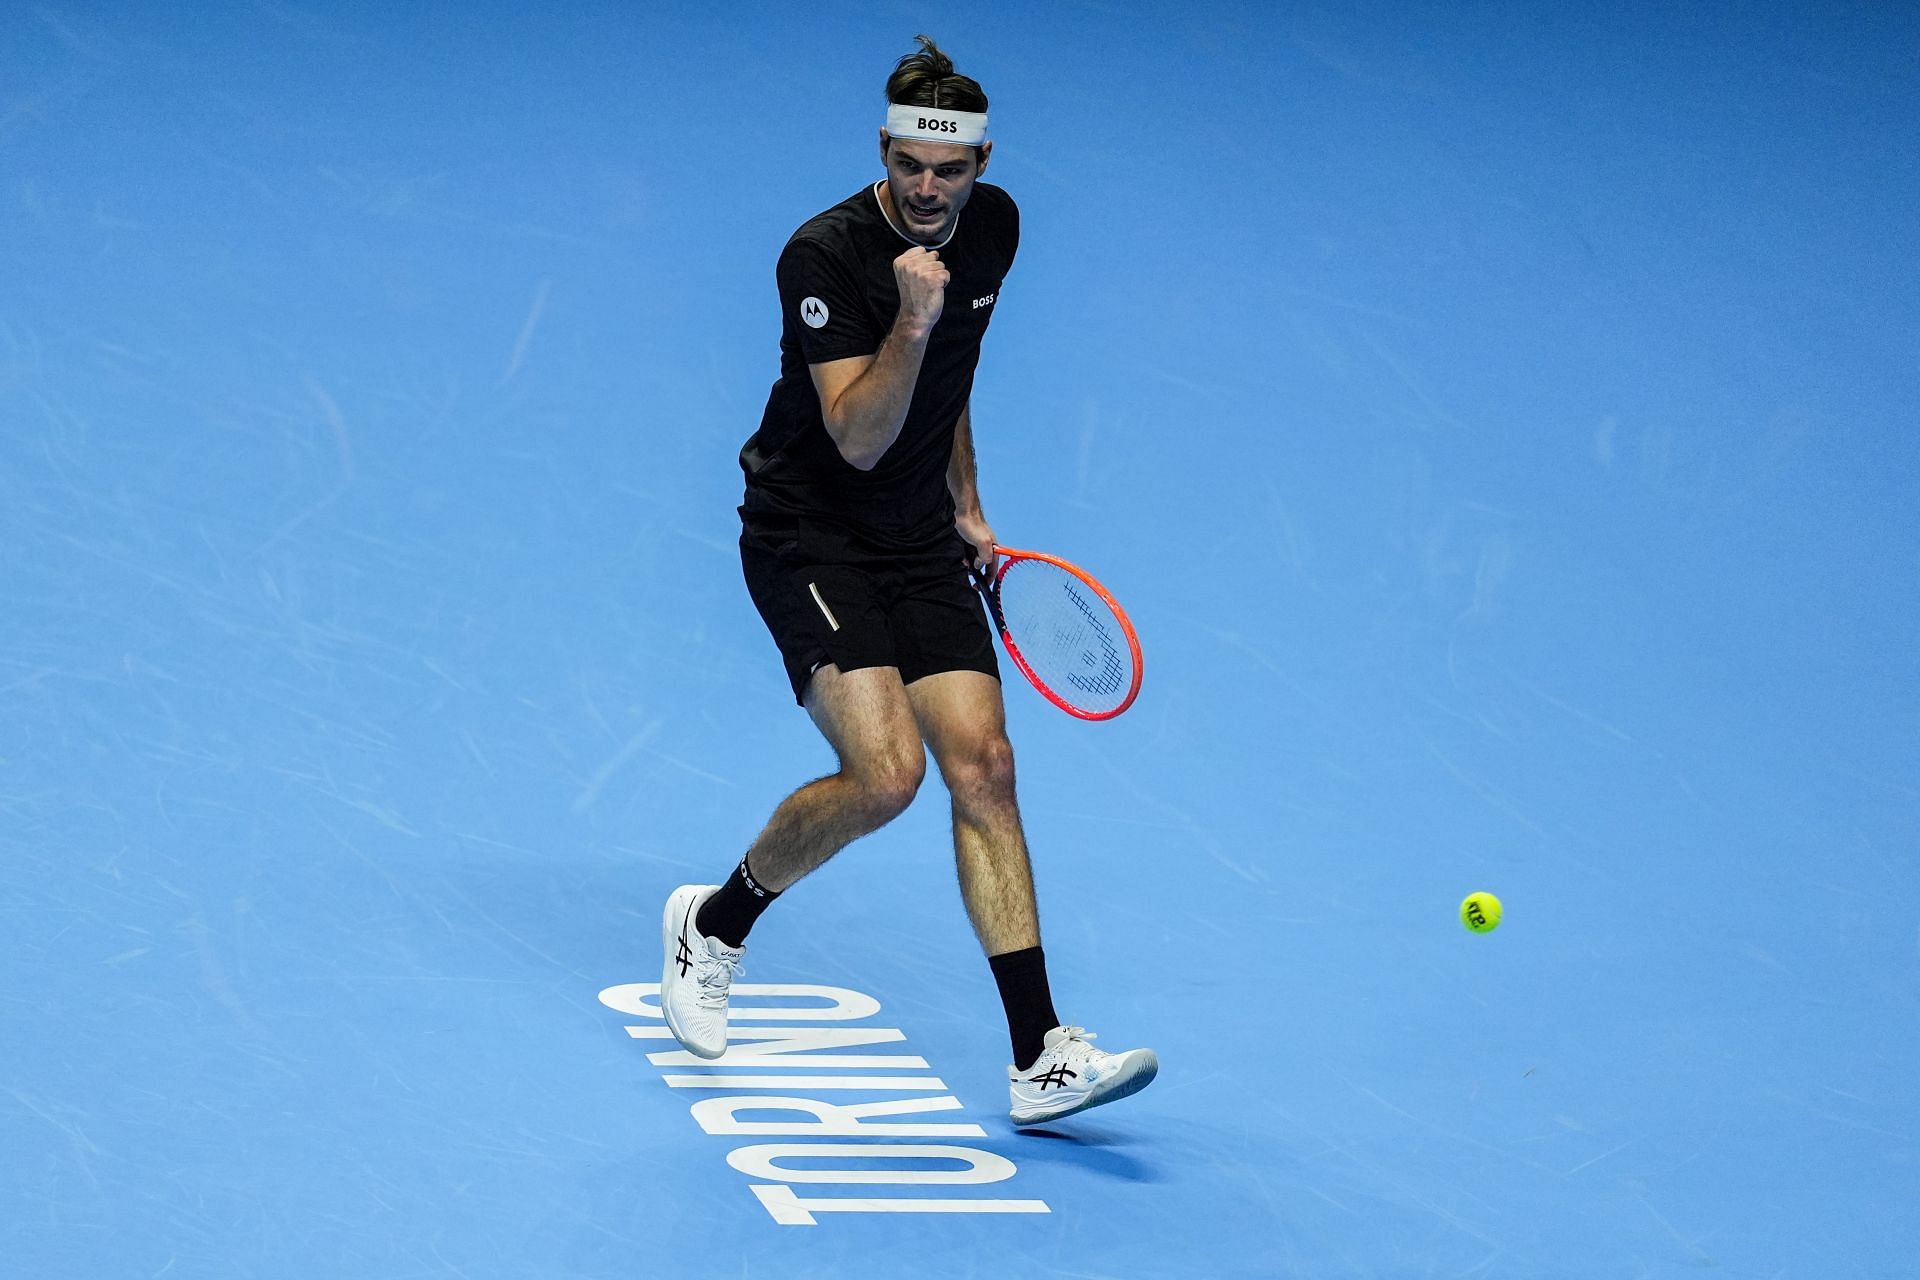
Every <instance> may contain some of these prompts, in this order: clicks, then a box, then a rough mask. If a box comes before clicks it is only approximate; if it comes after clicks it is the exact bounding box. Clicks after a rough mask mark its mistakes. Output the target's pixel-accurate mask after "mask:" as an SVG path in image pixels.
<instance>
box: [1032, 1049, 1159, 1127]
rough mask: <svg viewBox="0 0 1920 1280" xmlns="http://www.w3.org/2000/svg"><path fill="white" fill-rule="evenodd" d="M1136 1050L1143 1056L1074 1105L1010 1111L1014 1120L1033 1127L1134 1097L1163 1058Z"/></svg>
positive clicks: (1157, 1071)
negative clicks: (1048, 1108) (1041, 1109)
mask: <svg viewBox="0 0 1920 1280" xmlns="http://www.w3.org/2000/svg"><path fill="white" fill-rule="evenodd" d="M1136 1052H1138V1053H1139V1054H1140V1057H1139V1058H1138V1059H1136V1060H1135V1062H1134V1064H1133V1065H1132V1066H1130V1067H1128V1068H1126V1069H1125V1070H1123V1071H1122V1072H1121V1073H1120V1074H1119V1075H1117V1076H1109V1077H1108V1078H1107V1081H1105V1082H1103V1084H1102V1085H1101V1086H1100V1087H1097V1088H1095V1089H1094V1090H1093V1092H1091V1093H1089V1094H1088V1095H1087V1096H1086V1097H1084V1098H1082V1099H1080V1101H1078V1102H1076V1103H1074V1104H1073V1105H1072V1106H1070V1107H1061V1108H1059V1109H1058V1110H1047V1111H1035V1110H1033V1109H1032V1108H1024V1109H1022V1110H1019V1111H1015V1112H1012V1113H1011V1114H1012V1118H1013V1122H1014V1124H1016V1125H1019V1126H1021V1127H1023V1128H1031V1127H1032V1126H1034V1125H1036V1124H1045V1123H1046V1122H1047V1121H1049V1120H1058V1119H1060V1118H1062V1117H1063V1116H1072V1115H1078V1114H1079V1113H1080V1112H1082V1111H1087V1110H1090V1109H1092V1108H1094V1107H1101V1106H1105V1105H1106V1104H1107V1103H1109V1102H1118V1101H1120V1099H1122V1098H1131V1097H1132V1096H1133V1095H1134V1094H1136V1093H1138V1092H1140V1091H1141V1090H1142V1089H1144V1088H1146V1087H1147V1086H1148V1085H1150V1084H1152V1083H1153V1078H1154V1077H1155V1076H1157V1075H1159V1074H1160V1059H1159V1058H1157V1057H1155V1056H1154V1054H1153V1051H1152V1050H1150V1049H1148V1050H1136Z"/></svg>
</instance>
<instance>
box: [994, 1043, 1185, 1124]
mask: <svg viewBox="0 0 1920 1280" xmlns="http://www.w3.org/2000/svg"><path fill="white" fill-rule="evenodd" d="M1093 1038H1094V1037H1093V1033H1092V1032H1091V1031H1088V1030H1087V1029H1086V1028H1084V1027H1055V1028H1054V1029H1053V1030H1051V1031H1049V1032H1047V1039H1046V1046H1047V1047H1046V1048H1045V1049H1044V1050H1042V1051H1041V1054H1040V1056H1039V1057H1038V1058H1036V1059H1034V1063H1033V1065H1032V1066H1031V1067H1028V1068H1027V1069H1026V1070H1025V1071H1018V1070H1015V1069H1014V1068H1012V1067H1008V1068H1007V1080H1008V1086H1007V1088H1008V1091H1009V1092H1010V1093H1011V1094H1012V1095H1013V1112H1012V1114H1013V1122H1014V1123H1015V1124H1017V1125H1034V1124H1044V1123H1046V1122H1047V1121H1049V1120H1058V1119H1059V1118H1060V1117H1061V1116H1070V1115H1072V1114H1073V1113H1074V1112H1076V1111H1085V1110H1086V1109H1087V1108H1088V1107H1097V1106H1100V1105H1101V1104H1103V1103H1107V1102H1114V1101H1117V1100H1118V1099H1120V1098H1125V1097H1128V1096H1130V1095H1132V1094H1136V1093H1138V1092H1140V1091H1141V1090H1142V1089H1144V1088H1146V1087H1147V1086H1148V1085H1149V1084H1151V1083H1152V1082H1153V1078H1154V1076H1156V1075H1158V1074H1159V1072H1160V1060H1159V1059H1158V1058H1156V1057H1154V1055H1153V1050H1151V1049H1129V1050H1128V1051H1127V1052H1125V1053H1103V1052H1102V1051H1101V1050H1099V1049H1096V1048H1094V1047H1093V1046H1092V1045H1091V1044H1089V1043H1088V1041H1090V1040H1092V1039H1093Z"/></svg>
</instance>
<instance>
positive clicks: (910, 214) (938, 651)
mask: <svg viewBox="0 0 1920 1280" xmlns="http://www.w3.org/2000/svg"><path fill="white" fill-rule="evenodd" d="M919 43H920V46H921V51H920V52H919V53H917V54H912V55H909V56H908V57H906V58H903V59H901V60H900V62H899V64H898V66H897V67H896V68H895V70H894V72H893V75H892V76H891V77H889V79H888V81H887V101H888V104H889V108H888V111H887V125H886V127H885V128H884V129H882V130H881V132H880V158H881V162H882V164H883V165H884V166H885V168H886V177H885V178H884V179H883V180H882V181H880V182H876V183H875V184H874V185H873V186H872V187H870V188H863V189H862V190H860V191H859V192H857V193H856V194H855V195H853V196H851V197H849V198H848V199H846V200H844V201H842V202H841V203H839V204H837V205H835V206H834V207H833V208H831V209H829V210H827V211H826V212H824V213H822V214H820V215H819V216H818V217H815V218H813V219H811V220H810V221H808V222H807V223H806V224H805V225H804V226H802V227H801V228H800V229H799V230H798V231H797V232H795V233H794V235H793V238H792V239H791V240H790V241H788V243H787V246H786V249H785V250H784V251H783V252H782V253H781V255H780V261H779V266H778V269H777V272H776V275H777V278H778V281H779V286H780V302H781V309H782V314H783V329H782V336H781V343H780V352H781V361H780V364H781V368H780V380H779V381H778V382H776V383H775V384H774V387H773V391H772V394H771V395H770V396H769V398H768V401H767V408H766V412H765V415H764V416H763V417H762V419H761V422H760V428H759V430H758V431H756V432H755V433H754V435H753V437H752V438H751V439H749V440H748V441H747V443H746V446H745V447H744V448H743V449H742V450H741V453H740V462H741V466H742V468H743V469H744V470H745V472H746V499H745V501H744V503H743V504H742V505H741V508H740V516H741V521H742V531H741V536H740V551H741V561H742V565H743V567H744V569H745V573H746V579H747V588H748V591H749V592H750V593H751V594H752V596H753V601H754V604H755V606H756V607H757V608H758V609H759V610H760V615H761V617H762V618H763V619H764V620H765V621H766V624H767V628H768V630H770V631H771V632H772V633H773V638H774V641H775V642H776V643H777V644H778V646H779V648H780V653H781V656H782V658H783V659H784V661H785V664H786V669H787V675H788V677H789V679H790V680H791V682H792V685H793V691H794V696H795V698H796V699H797V700H798V701H799V702H800V704H801V705H802V706H803V707H805V708H806V710H807V712H808V714H809V715H811V716H812V717H813V721H814V724H815V725H816V726H818V728H819V729H820V732H821V733H822V734H823V735H824V736H825V737H826V739H827V741H828V742H829V743H830V744H831V745H832V747H833V749H834V752H835V753H836V755H837V756H838V757H839V763H840V768H839V771H838V772H836V773H833V774H831V775H829V776H827V777H824V778H820V779H818V780H816V781H814V782H811V783H808V784H807V785H806V786H804V787H802V788H800V790H798V791H796V792H794V793H793V794H792V795H790V796H788V797H787V798H786V800H784V801H783V802H782V803H781V804H780V806H779V808H778V809H776V810H775V811H774V814H773V817H772V818H771V819H770V820H769V821H768V823H767V825H766V827H765V829H764V830H762V831H761V833H760V835H759V837H758V838H757V839H755V840H754V842H753V844H752V846H751V847H749V848H748V850H747V853H746V856H745V857H743V858H742V859H741V860H740V865H739V866H738V867H736V868H735V869H734V872H733V874H732V875H731V876H730V877H729V878H728V880H727V882H726V883H725V884H722V885H718V886H711V885H684V886H682V887H681V888H679V889H677V890H676V891H675V892H674V893H673V895H672V896H671V897H670V898H669V899H668V901H667V907H666V912H665V915H664V917H663V919H662V925H661V932H662V941H663V943H664V944H665V949H666V962H665V966H664V970H663V974H662V977H661V992H660V1003H661V1008H662V1009H663V1011H664V1012H665V1015H666V1021H667V1025H668V1026H669V1027H671V1028H672V1030H673V1033H674V1035H675V1036H677V1037H678V1038H679V1040H680V1043H681V1044H682V1045H684V1046H685V1047H686V1048H687V1049H688V1050H689V1051H690V1052H692V1053H695V1054H698V1055H700V1056H701V1057H705V1058H717V1057H719V1056H720V1055H721V1054H723V1053H725V1052H726V1048H727V993H728V990H729V987H730V984H731V982H732V980H733V975H734V973H735V972H736V970H737V969H738V968H739V965H740V959H741V956H742V954H743V951H744V944H745V941H746V936H747V932H748V930H750V929H751V928H752V926H753V923H754V921H755V920H756V919H758V917H759V915H760V913H761V912H762V911H764V910H765V909H766V908H767V907H768V906H769V905H770V904H771V903H772V902H773V901H774V899H775V898H777V897H778V896H779V895H780V894H781V893H782V892H784V891H785V890H786V889H787V888H788V887H790V886H791V885H793V884H794V883H795V882H796V881H798V880H799V879H800V878H801V877H802V876H805V875H806V874H807V873H808V872H809V871H812V870H813V869H814V868H816V867H818V866H819V865H820V864H821V863H823V862H825V861H826V860H827V859H828V858H830V857H832V856H833V855H834V854H835V853H837V852H838V851H839V850H840V849H842V848H844V847H845V846H846V845H848V844H849V843H851V842H852V841H854V840H857V839H859V838H860V837H861V836H864V835H867V834H868V833H870V832H873V831H876V830H878V829H879V828H881V827H882V826H885V825H886V824H887V823H888V822H890V821H892V820H893V819H894V818H895V817H896V816H898V815H899V814H900V813H901V811H903V810H904V809H905V808H906V807H907V805H908V803H909V802H910V801H911V800H912V799H913V797H914V794H915V792H916V791H917V790H918V789H919V786H920V783H921V780H922V778H923V777H924V776H925V773H926V751H927V750H928V749H931V750H932V752H933V757H934V760H935V761H936V762H937V763H938V765H939V768H940V776H941V778H942V779H943V780H944V781H945V783H946V786H947V790H948V792H949V794H950V795H951V796H952V800H953V843H954V856H955V860H956V862H957V863H958V867H959V875H960V892H961V896H962V897H963V899H964V900H965V902H966V908H967V915H968V917H969V919H970V920H971V921H972V924H973V928H974V932H975V934H976V935H977V936H978V937H979V939H980V944H981V946H982V947H983V948H984V949H985V951H986V953H987V956H988V963H989V964H990V965H991V967H992V969H993V974H994V978H995V981H996V983H997V984H998V986H999V989H1000V995H1001V999H1002V1002H1003V1004H1004V1005H1005V1007H1006V1013H1007V1024H1008V1031H1009V1034H1010V1037H1011V1039H1012V1043H1013V1066H1012V1067H1011V1068H1009V1070H1008V1080H1009V1089H1010V1091H1011V1095H1012V1116H1013V1119H1014V1121H1015V1123H1017V1124H1038V1123H1041V1122H1044V1121H1047V1120H1052V1119H1056V1118H1058V1117H1060V1116H1064V1115H1069V1114H1071V1113H1073V1112H1076V1111H1082V1110H1085V1109H1086V1108H1088V1107H1092V1106H1098V1105H1100V1104H1102V1103H1105V1102H1111V1101H1113V1100H1115V1099H1118V1098H1123V1097H1126V1096H1128V1095H1129V1094H1132V1093H1135V1092H1138V1091H1139V1090H1140V1089H1141V1088H1143V1087H1145V1086H1146V1084H1147V1083H1148V1082H1149V1081H1150V1080H1152V1079H1153V1076H1154V1073H1155V1072H1156V1070H1157V1069H1158V1064H1157V1062H1156V1060H1155V1058H1154V1055H1153V1053H1152V1051H1151V1050H1147V1049H1136V1050H1133V1051H1131V1052H1128V1053H1121V1054H1108V1053H1103V1052H1102V1051H1100V1050H1098V1049H1096V1048H1094V1047H1093V1046H1092V1045H1091V1044H1089V1043H1088V1041H1090V1040H1091V1039H1092V1036H1090V1035H1088V1034H1087V1033H1086V1032H1085V1031H1083V1030H1082V1029H1081V1028H1079V1027H1068V1026H1061V1025H1060V1019H1059V1018H1058V1016H1057V1015H1056V1014H1055V1012H1054V1008H1053V999H1052V995H1051V993H1050V991H1049V988H1048V983H1047V971H1046V959H1045V955H1044V953H1043V952H1042V950H1041V947H1040V925H1039V916H1038V912H1037V910H1036V908H1035V904H1034V894H1033V879H1032V874H1031V872H1030V870H1029V866H1028V861H1027V846H1026V838H1025V835H1024V834H1023V832H1022V829H1021V823H1020V813H1019V807H1018V805H1017V803H1016V801H1015V797H1014V776H1013V749H1012V747H1011V746H1010V745H1009V744H1008V742H1007V734H1006V718H1005V711H1004V708H1003V706H1002V703H1001V697H1000V682H999V668H998V664H997V662H996V659H995V656H994V651H993V639H992V635H991V633H990V632H989V631H988V629H987V625H986V621H985V618H984V616H983V613H982V610H981V606H980V601H979V598H978V597H977V595H976V594H975V592H974V590H973V587H972V586H971V584H970V582H969V579H968V573H967V564H968V561H969V560H972V561H974V562H975V563H977V564H979V565H981V566H983V567H990V566H991V565H992V563H993V560H994V539H993V529H992V528H991V526H989V524H988V523H987V519H986V516H985V515H984V514H983V513H982V511H981V508H980V497H979V493H978V491H977V489H976V487H975V476H974V462H973V422H972V417H971V414H970V413H969V411H968V397H969V395H970V393H971V391H972V387H973V372H974V367H975V365H976V364H977V363H978V361H979V357H980V340H981V338H982V337H983V336H984V334H985V333H986V329H987V325H988V323H989V322H990V321H991V320H992V318H993V312H994V308H995V306H996V304H997V300H998V297H999V293H1000V285H1001V281H1002V279H1003V278H1004V277H1005V275H1006V272H1007V269H1008V268H1009V267H1010V266H1012V264H1013V257H1014V253H1015V250H1016V248H1017V247H1018V244H1019V237H1020V223H1019V211H1018V210H1017V209H1016V208H1015V207H1014V203H1013V201H1012V199H1011V198H1010V197H1009V196H1008V195H1007V193H1006V192H1004V191H1002V190H1000V189H999V188H998V187H993V186H988V185H986V184H984V183H980V182H979V181H978V179H979V178H980V175H981V174H982V173H984V172H985V171H986V168H987V162H988V159H989V157H990V156H991V154H992V151H993V144H992V143H991V142H989V141H987V138H986V114H985V113H986V109H987V99H986V95H985V94H984V93H983V92H981V89H980V86H979V85H978V84H977V83H975V82H974V81H973V80H971V79H969V78H967V77H965V76H961V75H956V74H955V73H954V70H953V63H952V62H951V61H950V60H949V59H948V58H947V56H946V55H945V54H944V53H942V52H941V51H940V50H939V48H937V47H936V46H935V45H934V43H933V41H931V40H929V39H928V38H927V37H925V36H922V37H920V38H919ZM923 744H924V745H923Z"/></svg>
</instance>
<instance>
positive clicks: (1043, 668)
mask: <svg viewBox="0 0 1920 1280" xmlns="http://www.w3.org/2000/svg"><path fill="white" fill-rule="evenodd" d="M1000 609H1001V613H1002V615H1003V616H1004V617H1005V618H1006V622H1007V632H1008V635H1009V636H1010V637H1011V640H1012V643H1014V644H1015V645H1017V646H1018V648H1019V652H1020V656H1021V658H1023V659H1024V660H1025V661H1026V663H1027V666H1028V668H1029V669H1031V670H1032V672H1033V674H1034V676H1035V678H1036V679H1038V680H1039V681H1040V683H1041V684H1043V685H1045V686H1047V687H1048V688H1050V689H1052V690H1053V691H1054V692H1055V693H1057V694H1059V695H1060V696H1062V697H1064V698H1066V699H1067V700H1068V701H1069V702H1072V703H1073V704H1074V705H1075V706H1077V707H1079V708H1080V709H1081V710H1083V711H1089V712H1095V713H1098V712H1102V711H1110V710H1112V709H1113V708H1115V707H1117V706H1119V705H1120V703H1121V702H1122V701H1123V700H1124V699H1125V698H1126V696H1127V694H1128V692H1130V690H1131V688H1132V682H1133V681H1132V677H1133V666H1132V663H1131V661H1130V659H1129V650H1128V646H1127V642H1126V638H1125V634H1124V632H1123V630H1122V628H1121V625H1120V620H1119V619H1118V618H1117V617H1115V616H1114V613H1113V610H1112V609H1111V608H1109V607H1108V605H1107V603H1106V601H1104V600H1102V599H1101V598H1100V597H1099V596H1098V595H1096V594H1095V593H1093V592H1092V591H1090V590H1088V588H1087V587H1086V586H1085V584H1083V583H1082V582H1081V581H1080V580H1079V579H1078V578H1076V577H1075V576H1074V575H1073V574H1071V573H1068V572H1067V571H1065V570H1064V569H1061V568H1058V567H1057V566H1054V565H1051V564H1047V563H1046V562H1044V561H1037V560H1021V561H1017V562H1016V563H1014V564H1013V565H1011V566H1010V567H1009V568H1008V569H1007V572H1006V574H1005V576H1003V577H1002V578H1001V580H1000Z"/></svg>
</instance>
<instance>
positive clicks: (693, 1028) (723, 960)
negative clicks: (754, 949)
mask: <svg viewBox="0 0 1920 1280" xmlns="http://www.w3.org/2000/svg"><path fill="white" fill-rule="evenodd" d="M719 887H720V886H718V885H712V884H683V885H681V886H680V887H679V888H678V889H675V890H674V891H673V896H672V897H670V898H668V899H667V910H666V913H665V914H664V915H663V916H662V917H661V919H660V943H661V949H662V950H663V951H664V952H665V953H666V961H665V963H664V965H663V966H662V968H661V970H660V1012H661V1013H663V1014H665V1015H666V1019H667V1028H668V1029H669V1030H671V1031H672V1032H673V1034H674V1038H675V1039H677V1040H678V1041H679V1042H680V1045H681V1047H682V1048H684V1049H685V1050H686V1051H687V1052H688V1053H691V1054H693V1055H695V1056H696V1057H701V1058H717V1057H719V1056H720V1055H721V1054H723V1053H725V1052H726V1051H727V993H728V992H729V991H731V990H732V989H733V979H734V975H735V974H737V973H739V972H740V960H741V957H743V956H745V955H746V954H747V949H746V948H745V947H730V946H728V945H727V944H726V943H724V942H722V941H720V939H718V938H709V937H708V936H706V935H705V934H703V933H701V932H700V930H699V929H698V928H697V927H696V926H695V925H694V922H693V920H694V917H695V916H697V915H699V914H700V905H701V904H702V903H704V902H705V901H706V900H707V899H708V898H709V897H710V896H712V894H713V892H714V890H716V889H718V888H719Z"/></svg>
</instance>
